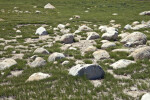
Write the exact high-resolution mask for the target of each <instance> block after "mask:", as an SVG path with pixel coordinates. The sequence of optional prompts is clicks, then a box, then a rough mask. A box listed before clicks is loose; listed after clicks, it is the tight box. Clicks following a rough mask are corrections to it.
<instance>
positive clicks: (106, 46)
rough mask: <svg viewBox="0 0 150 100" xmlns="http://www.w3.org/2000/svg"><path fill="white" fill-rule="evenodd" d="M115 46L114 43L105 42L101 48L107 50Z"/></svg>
mask: <svg viewBox="0 0 150 100" xmlns="http://www.w3.org/2000/svg"><path fill="white" fill-rule="evenodd" d="M115 46H116V44H115V43H114V42H106V43H104V44H102V46H101V48H102V49H107V48H110V47H115Z"/></svg>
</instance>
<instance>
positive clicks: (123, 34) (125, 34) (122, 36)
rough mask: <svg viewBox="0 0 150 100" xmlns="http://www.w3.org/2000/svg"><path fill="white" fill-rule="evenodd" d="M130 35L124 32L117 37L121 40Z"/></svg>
mask: <svg viewBox="0 0 150 100" xmlns="http://www.w3.org/2000/svg"><path fill="white" fill-rule="evenodd" d="M128 35H130V33H128V32H125V33H121V34H119V35H118V36H119V37H121V39H123V38H125V37H126V36H128Z"/></svg>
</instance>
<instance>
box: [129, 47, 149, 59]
mask: <svg viewBox="0 0 150 100" xmlns="http://www.w3.org/2000/svg"><path fill="white" fill-rule="evenodd" d="M130 56H132V57H133V58H134V59H135V60H142V59H150V47H149V46H147V47H141V48H138V49H136V50H135V51H134V52H132V53H131V54H130Z"/></svg>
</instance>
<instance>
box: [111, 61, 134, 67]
mask: <svg viewBox="0 0 150 100" xmlns="http://www.w3.org/2000/svg"><path fill="white" fill-rule="evenodd" d="M132 63H135V61H131V60H127V59H120V60H118V61H117V62H115V63H113V64H111V65H110V66H112V67H113V69H118V68H125V67H127V66H128V65H130V64H132Z"/></svg>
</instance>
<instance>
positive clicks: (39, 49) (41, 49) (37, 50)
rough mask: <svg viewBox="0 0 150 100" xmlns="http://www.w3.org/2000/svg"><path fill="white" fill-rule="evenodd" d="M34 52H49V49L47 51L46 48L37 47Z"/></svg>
mask: <svg viewBox="0 0 150 100" xmlns="http://www.w3.org/2000/svg"><path fill="white" fill-rule="evenodd" d="M34 53H38V54H49V51H47V50H46V49H44V48H37V49H36V50H35V51H34Z"/></svg>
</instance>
